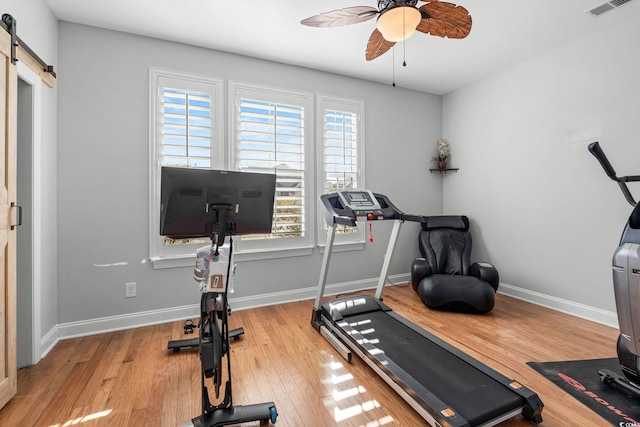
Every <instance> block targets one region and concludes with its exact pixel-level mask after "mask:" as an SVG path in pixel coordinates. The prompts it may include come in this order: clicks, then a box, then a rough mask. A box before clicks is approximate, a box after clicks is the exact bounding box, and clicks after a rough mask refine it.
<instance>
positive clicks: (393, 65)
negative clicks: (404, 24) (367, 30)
mask: <svg viewBox="0 0 640 427" xmlns="http://www.w3.org/2000/svg"><path fill="white" fill-rule="evenodd" d="M391 55H392V57H391V80H393V83H392V84H391V86H392V87H396V46H395V45H394V46H393V47H392V48H391Z"/></svg>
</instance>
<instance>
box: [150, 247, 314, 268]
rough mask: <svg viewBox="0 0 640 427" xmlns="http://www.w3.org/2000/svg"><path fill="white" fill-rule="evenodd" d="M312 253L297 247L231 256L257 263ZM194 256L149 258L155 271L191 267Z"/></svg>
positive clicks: (238, 260) (241, 260)
mask: <svg viewBox="0 0 640 427" xmlns="http://www.w3.org/2000/svg"><path fill="white" fill-rule="evenodd" d="M312 253H313V247H311V246H309V247H306V246H305V247H298V248H286V249H270V250H250V251H239V250H238V251H236V252H235V253H234V255H233V259H234V260H235V262H244V261H259V260H265V259H276V258H291V257H296V256H309V255H311V254H312ZM195 258H196V255H195V253H192V254H182V255H168V256H156V257H151V263H152V264H153V268H154V269H156V270H160V269H164V268H177V267H193V266H194V265H195V262H196V260H195Z"/></svg>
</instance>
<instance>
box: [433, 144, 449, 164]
mask: <svg viewBox="0 0 640 427" xmlns="http://www.w3.org/2000/svg"><path fill="white" fill-rule="evenodd" d="M450 158H451V148H450V147H449V143H448V142H447V140H446V139H444V138H441V139H440V141H438V145H437V149H436V155H435V156H433V157H432V159H433V161H434V162H436V163H437V165H438V169H446V168H447V161H448V160H449V159H450Z"/></svg>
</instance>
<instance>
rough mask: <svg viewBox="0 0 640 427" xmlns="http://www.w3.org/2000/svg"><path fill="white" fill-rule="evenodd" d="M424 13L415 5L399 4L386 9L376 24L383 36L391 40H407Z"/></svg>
mask: <svg viewBox="0 0 640 427" xmlns="http://www.w3.org/2000/svg"><path fill="white" fill-rule="evenodd" d="M421 19H422V14H421V13H420V11H419V10H418V9H416V8H415V7H414V6H397V7H393V8H391V9H387V10H386V11H384V12H383V13H382V14H381V15H380V16H379V17H378V22H377V24H376V28H377V29H378V31H380V32H381V33H382V37H384V39H385V40H387V41H390V42H399V41H402V40H406V39H408V38H409V37H411V36H412V35H413V33H415V32H416V27H417V26H418V24H419V23H420V20H421Z"/></svg>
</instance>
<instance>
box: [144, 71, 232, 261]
mask: <svg viewBox="0 0 640 427" xmlns="http://www.w3.org/2000/svg"><path fill="white" fill-rule="evenodd" d="M149 77H150V78H149V84H150V94H151V99H150V114H151V120H150V123H151V125H150V126H151V129H150V138H151V143H150V168H149V170H150V181H151V191H150V200H149V206H150V213H149V215H150V221H149V224H150V229H149V236H150V238H149V240H150V249H151V258H152V260H154V261H155V260H157V259H158V258H165V259H166V258H169V259H171V258H172V257H179V256H181V255H184V254H185V253H190V254H193V253H195V248H197V247H199V246H202V245H203V244H204V242H205V240H203V239H191V240H173V239H169V238H165V237H163V236H160V235H159V230H160V219H159V212H160V168H161V166H178V167H191V168H207V169H210V168H223V167H224V159H223V155H224V147H223V145H222V143H221V141H222V136H221V135H222V119H221V111H222V108H221V105H220V104H221V101H220V94H221V85H222V82H221V81H220V80H216V79H211V78H208V77H203V76H196V75H188V74H184V73H175V72H171V71H166V70H159V69H151V70H150V76H149ZM191 261H192V260H190V262H191ZM169 266H171V263H169Z"/></svg>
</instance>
